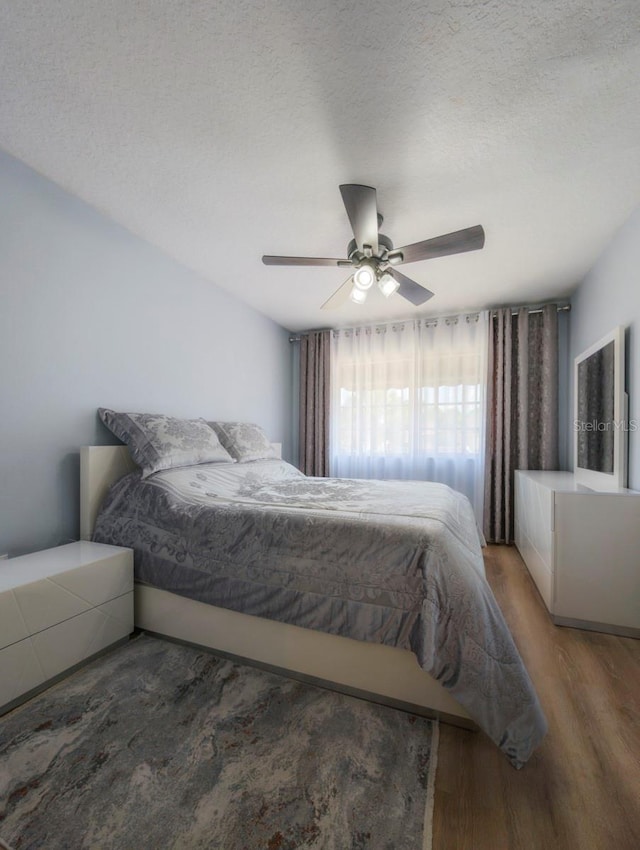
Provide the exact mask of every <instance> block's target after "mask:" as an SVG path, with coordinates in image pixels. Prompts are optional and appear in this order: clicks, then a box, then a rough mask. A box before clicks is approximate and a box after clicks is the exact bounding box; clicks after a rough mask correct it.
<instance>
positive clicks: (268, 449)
mask: <svg viewBox="0 0 640 850" xmlns="http://www.w3.org/2000/svg"><path fill="white" fill-rule="evenodd" d="M209 425H211V427H212V428H213V430H214V431H215V432H216V434H217V435H218V437H220V442H221V443H222V445H223V446H224V447H225V449H226V450H227V451H228V452H229V454H230V455H231V456H232V457H233V458H235V460H237V461H238V463H247V462H248V461H250V460H264V459H267V458H272V457H278V453H277V452H276V450H275V449H274V447H273V446H272V445H271V443H270V442H269V438H268V437H267V435H266V434H265V433H264V431H263V430H262V428H261V427H260V426H259V425H253V424H251V423H250V422H209Z"/></svg>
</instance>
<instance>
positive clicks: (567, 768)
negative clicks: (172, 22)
mask: <svg viewBox="0 0 640 850" xmlns="http://www.w3.org/2000/svg"><path fill="white" fill-rule="evenodd" d="M639 562H640V554H639ZM485 565H486V569H487V577H488V579H489V582H490V584H491V586H492V587H493V590H494V593H495V595H496V598H497V599H498V602H499V604H500V606H501V607H502V610H503V612H504V615H505V617H506V619H507V621H508V623H509V626H510V628H511V631H512V633H513V636H514V638H515V640H516V643H517V644H518V648H519V649H520V653H521V655H522V657H523V659H524V662H525V664H526V666H527V669H528V670H529V673H530V675H531V678H532V679H533V681H534V684H535V686H536V689H537V691H538V695H539V697H540V701H541V702H542V707H543V709H544V711H545V713H546V715H547V720H548V721H549V733H548V735H547V737H546V738H545V740H544V741H543V743H542V745H541V746H540V748H539V749H538V750H537V751H536V752H535V753H534V755H533V757H532V758H531V760H530V761H529V762H528V764H527V765H525V767H524V768H523V769H522V770H520V771H516V770H514V768H512V767H511V766H510V765H509V763H508V762H507V760H506V759H505V758H504V756H502V754H501V753H500V752H499V751H498V750H497V749H496V747H495V746H494V745H493V744H492V743H491V742H490V741H489V740H488V738H486V737H485V736H484V735H483V734H482V733H473V732H466V731H464V730H461V729H456V728H454V727H452V726H446V725H444V724H441V725H440V750H439V757H438V771H437V776H436V794H435V807H434V830H433V850H638V848H640V640H633V639H631V638H619V637H614V636H613V635H604V634H599V633H596V632H586V631H579V630H577V629H567V628H560V627H557V626H554V625H553V624H552V623H551V621H550V620H549V617H548V614H547V612H546V609H545V607H544V604H543V602H542V600H541V599H540V597H539V595H538V593H537V590H536V588H535V586H534V584H533V582H532V581H531V578H530V577H529V574H528V572H527V569H526V567H525V566H524V564H523V562H522V560H521V558H520V556H519V554H518V552H517V550H516V549H515V548H513V547H510V546H489V547H488V548H487V549H486V550H485ZM612 566H613V565H612ZM639 569H640V563H639Z"/></svg>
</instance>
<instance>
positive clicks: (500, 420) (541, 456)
mask: <svg viewBox="0 0 640 850" xmlns="http://www.w3.org/2000/svg"><path fill="white" fill-rule="evenodd" d="M488 374H489V380H488V390H487V446H486V462H485V494H484V529H483V530H484V535H485V537H486V538H487V540H488V541H490V542H494V543H512V542H513V520H514V510H513V480H514V476H513V473H514V470H516V469H557V468H558V308H557V305H556V304H547V305H545V306H544V307H543V308H542V312H539V313H530V312H529V310H527V308H525V307H523V308H521V309H519V310H518V312H517V313H515V314H514V312H513V309H512V308H510V307H505V308H504V309H502V310H497V311H496V314H495V315H494V316H493V317H492V319H491V326H490V330H489V362H488Z"/></svg>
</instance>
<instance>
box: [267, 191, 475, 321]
mask: <svg viewBox="0 0 640 850" xmlns="http://www.w3.org/2000/svg"><path fill="white" fill-rule="evenodd" d="M340 193H341V195H342V200H343V202H344V205H345V208H346V210H347V215H348V216H349V221H350V222H351V228H352V230H353V236H354V238H353V239H352V240H351V242H349V244H348V246H347V259H345V260H341V259H333V258H328V257H274V256H269V255H265V256H263V258H262V262H263V263H264V264H265V265H266V266H338V267H339V268H353V269H354V271H353V274H352V275H351V276H350V277H349V278H347V280H346V281H345V282H344V283H343V284H341V285H340V286H339V287H338V289H337V290H336V291H335V292H334V293H333V295H332V296H331V297H330V298H329V299H327V301H325V303H324V304H323V305H322V309H323V310H325V309H330V308H333V307H338V306H340V304H342V303H343V302H344V301H345V300H346V299H347V297H349V298H351V300H352V301H355V302H356V304H363V303H364V302H365V301H366V298H367V294H368V292H369V290H370V289H371V287H372V286H373V284H374V283H375V282H376V281H377V283H378V288H379V289H380V291H381V292H382V294H383V295H384V296H386V297H387V298H388V297H389V296H390V295H393V293H394V292H397V293H398V295H402V297H403V298H406V299H407V301H410V302H411V303H412V304H414V305H415V306H416V307H418V306H419V305H420V304H424V302H425V301H428V300H429V298H433V292H431V291H430V290H429V289H427V288H426V287H424V286H421V285H420V284H419V283H416V282H415V280H411V278H408V277H406V276H405V275H403V274H401V273H400V272H399V271H398V270H397V269H396V268H395V266H400V265H402V264H403V263H415V262H418V261H419V260H430V259H432V258H433V257H445V256H447V255H448V254H462V253H464V252H465V251H477V250H479V249H480V248H482V247H483V246H484V230H483V229H482V227H481V225H479V224H478V225H476V226H475V227H467V228H465V229H464V230H456V231H455V233H445V234H444V235H443V236H436V237H435V238H433V239H425V240H424V241H423V242H414V243H413V244H412V245H405V246H404V247H403V248H394V247H393V242H392V241H391V239H389V237H388V236H385V235H384V234H383V233H379V232H378V231H379V229H380V226H381V225H382V221H383V218H382V216H381V215H380V213H379V212H378V204H377V201H376V190H375V189H374V188H373V187H372V186H361V185H360V184H358V183H345V184H343V185H341V186H340Z"/></svg>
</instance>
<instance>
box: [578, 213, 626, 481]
mask: <svg viewBox="0 0 640 850" xmlns="http://www.w3.org/2000/svg"><path fill="white" fill-rule="evenodd" d="M639 268H640V209H638V210H636V212H635V213H634V214H633V215H632V216H631V218H630V219H629V220H628V221H627V222H626V224H624V226H623V227H622V228H620V230H619V231H618V233H617V234H616V235H615V237H614V238H613V240H612V241H611V244H610V245H609V247H608V248H607V249H606V250H605V251H604V252H603V254H602V255H601V256H600V258H599V260H598V262H597V263H596V265H595V266H594V267H593V268H592V269H591V271H590V272H589V274H588V275H587V277H586V278H585V280H584V281H583V282H582V284H581V285H580V287H579V288H578V290H577V291H576V293H575V295H574V296H573V298H572V299H571V308H572V309H571V319H570V361H569V365H570V368H573V358H574V357H576V356H577V355H578V354H580V352H582V351H584V349H585V348H588V346H590V345H592V344H593V343H594V342H597V341H598V339H600V337H602V336H604V335H605V334H606V333H608V332H609V331H610V330H612V329H613V328H614V327H615V326H616V325H624V326H625V327H626V329H627V330H626V334H625V338H626V358H627V369H626V373H627V376H626V387H627V392H628V393H629V419H630V420H635V421H636V422H640V339H639V337H640V284H639V283H638V269H639ZM572 393H573V387H572ZM572 410H573V403H572V406H571V408H570V411H569V418H568V421H567V424H566V428H567V432H568V433H569V434H571V446H572V448H571V452H572V454H571V460H572V459H573V431H572V423H573V414H572V412H571V411H572ZM639 441H640V434H638V433H637V432H636V433H633V432H630V433H629V487H631V488H632V489H634V490H640V443H639Z"/></svg>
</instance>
